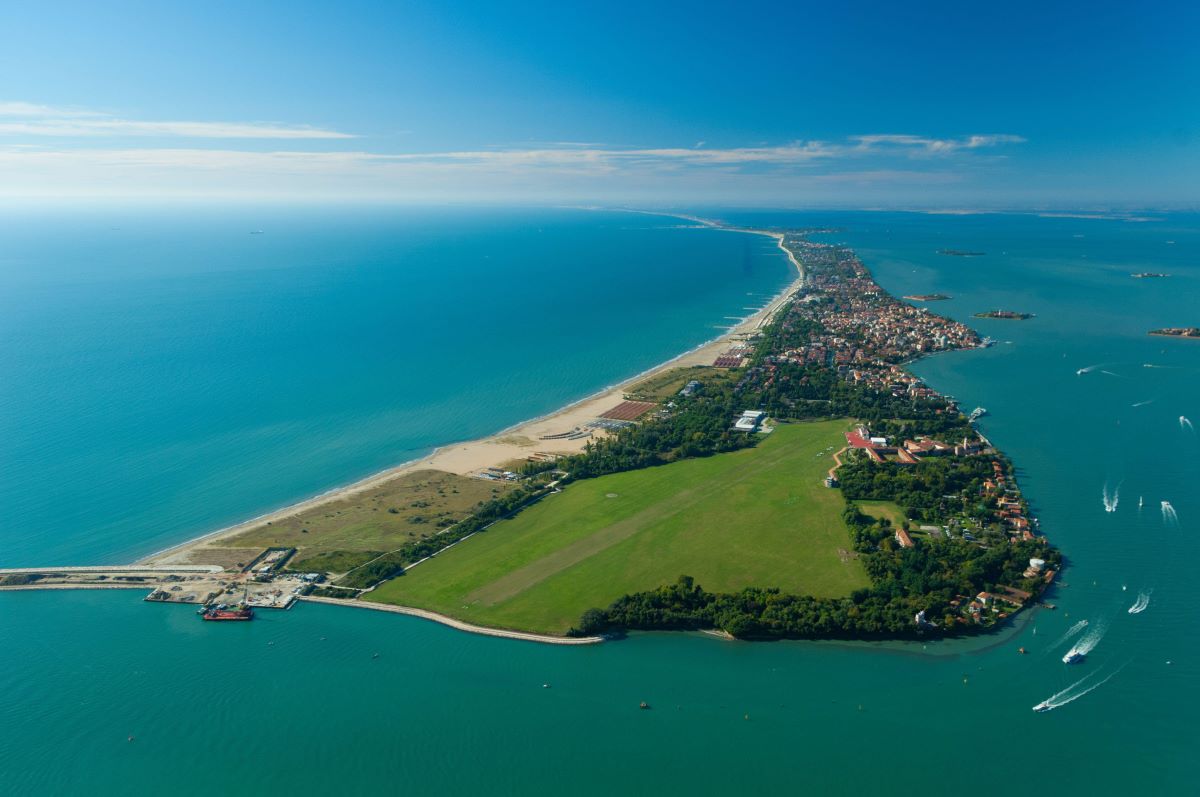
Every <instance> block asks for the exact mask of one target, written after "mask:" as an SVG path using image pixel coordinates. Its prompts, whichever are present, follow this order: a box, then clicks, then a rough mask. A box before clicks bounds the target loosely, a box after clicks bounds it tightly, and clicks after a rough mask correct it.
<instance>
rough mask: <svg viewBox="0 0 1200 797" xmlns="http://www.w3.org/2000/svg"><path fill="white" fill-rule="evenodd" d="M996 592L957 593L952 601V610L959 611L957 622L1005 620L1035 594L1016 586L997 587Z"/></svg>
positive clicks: (985, 622) (983, 623)
mask: <svg viewBox="0 0 1200 797" xmlns="http://www.w3.org/2000/svg"><path fill="white" fill-rule="evenodd" d="M996 590H997V591H996V592H980V593H979V594H978V595H976V596H975V597H974V598H972V597H970V596H969V595H957V596H955V598H954V600H952V601H950V608H951V610H953V611H955V612H956V613H957V616H956V617H955V622H958V623H963V624H966V623H975V624H977V625H990V624H991V623H993V622H995V621H997V620H1003V619H1004V618H1005V617H1008V615H1009V614H1010V613H1011V612H1014V611H1017V610H1018V609H1020V608H1021V607H1022V606H1024V605H1025V602H1026V601H1028V600H1029V599H1030V598H1032V597H1033V596H1032V595H1031V594H1030V593H1028V592H1026V591H1025V590H1023V589H1017V588H1016V587H1003V586H1001V587H996Z"/></svg>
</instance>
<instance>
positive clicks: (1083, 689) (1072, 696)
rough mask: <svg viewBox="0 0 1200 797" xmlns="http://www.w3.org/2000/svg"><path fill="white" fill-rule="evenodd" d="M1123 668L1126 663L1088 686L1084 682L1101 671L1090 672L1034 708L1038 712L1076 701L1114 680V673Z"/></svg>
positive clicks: (1051, 709)
mask: <svg viewBox="0 0 1200 797" xmlns="http://www.w3.org/2000/svg"><path fill="white" fill-rule="evenodd" d="M1123 669H1125V665H1121V666H1120V667H1118V668H1117V669H1116V670H1114V671H1113V672H1111V673H1109V674H1108V675H1107V676H1106V677H1105V678H1104V679H1103V680H1100V681H1096V682H1095V683H1093V684H1089V685H1087V686H1083V684H1084V682H1086V681H1090V680H1092V679H1093V678H1095V677H1096V675H1098V674H1099V673H1089V674H1087V675H1085V676H1083V677H1082V678H1080V679H1079V680H1078V681H1076V682H1075V683H1073V684H1071V685H1070V686H1068V687H1067V688H1066V689H1063V690H1062V691H1061V692H1055V693H1054V694H1052V695H1050V697H1048V698H1046V699H1045V700H1043V701H1042V702H1041V703H1038V704H1037V705H1036V706H1034V707H1033V710H1034V711H1038V712H1044V711H1053V710H1054V709H1056V708H1062V707H1063V706H1065V705H1067V704H1068V703H1074V702H1075V701H1076V700H1078V699H1079V698H1081V697H1083V696H1084V695H1086V694H1088V693H1090V692H1094V691H1096V690H1097V689H1099V688H1100V687H1102V686H1104V685H1105V684H1106V683H1108V682H1109V681H1111V680H1112V678H1113V676H1114V675H1116V674H1117V673H1119V672H1120V671H1121V670H1123Z"/></svg>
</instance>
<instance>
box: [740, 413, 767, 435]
mask: <svg viewBox="0 0 1200 797" xmlns="http://www.w3.org/2000/svg"><path fill="white" fill-rule="evenodd" d="M766 416H767V414H766V413H765V412H763V411H762V410H746V411H745V412H743V413H742V417H740V418H738V419H737V421H736V422H735V423H734V424H733V428H735V429H737V430H739V431H742V432H753V431H754V430H755V429H757V428H758V425H759V424H760V423H762V421H763V418H765V417H766Z"/></svg>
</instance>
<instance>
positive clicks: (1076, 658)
mask: <svg viewBox="0 0 1200 797" xmlns="http://www.w3.org/2000/svg"><path fill="white" fill-rule="evenodd" d="M1085 658H1087V657H1086V655H1085V654H1083V653H1080V652H1079V651H1078V650H1068V651H1067V655H1065V656H1063V664H1078V663H1079V662H1081V661H1083V660H1084V659H1085Z"/></svg>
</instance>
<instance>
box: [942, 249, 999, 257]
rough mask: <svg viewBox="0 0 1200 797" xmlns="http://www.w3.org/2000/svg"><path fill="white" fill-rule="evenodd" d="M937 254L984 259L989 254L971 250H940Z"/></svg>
mask: <svg viewBox="0 0 1200 797" xmlns="http://www.w3.org/2000/svg"><path fill="white" fill-rule="evenodd" d="M937 253H938V254H939V255H949V256H950V257H983V256H984V255H986V254H987V252H972V251H971V250H969V249H939V250H937Z"/></svg>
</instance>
